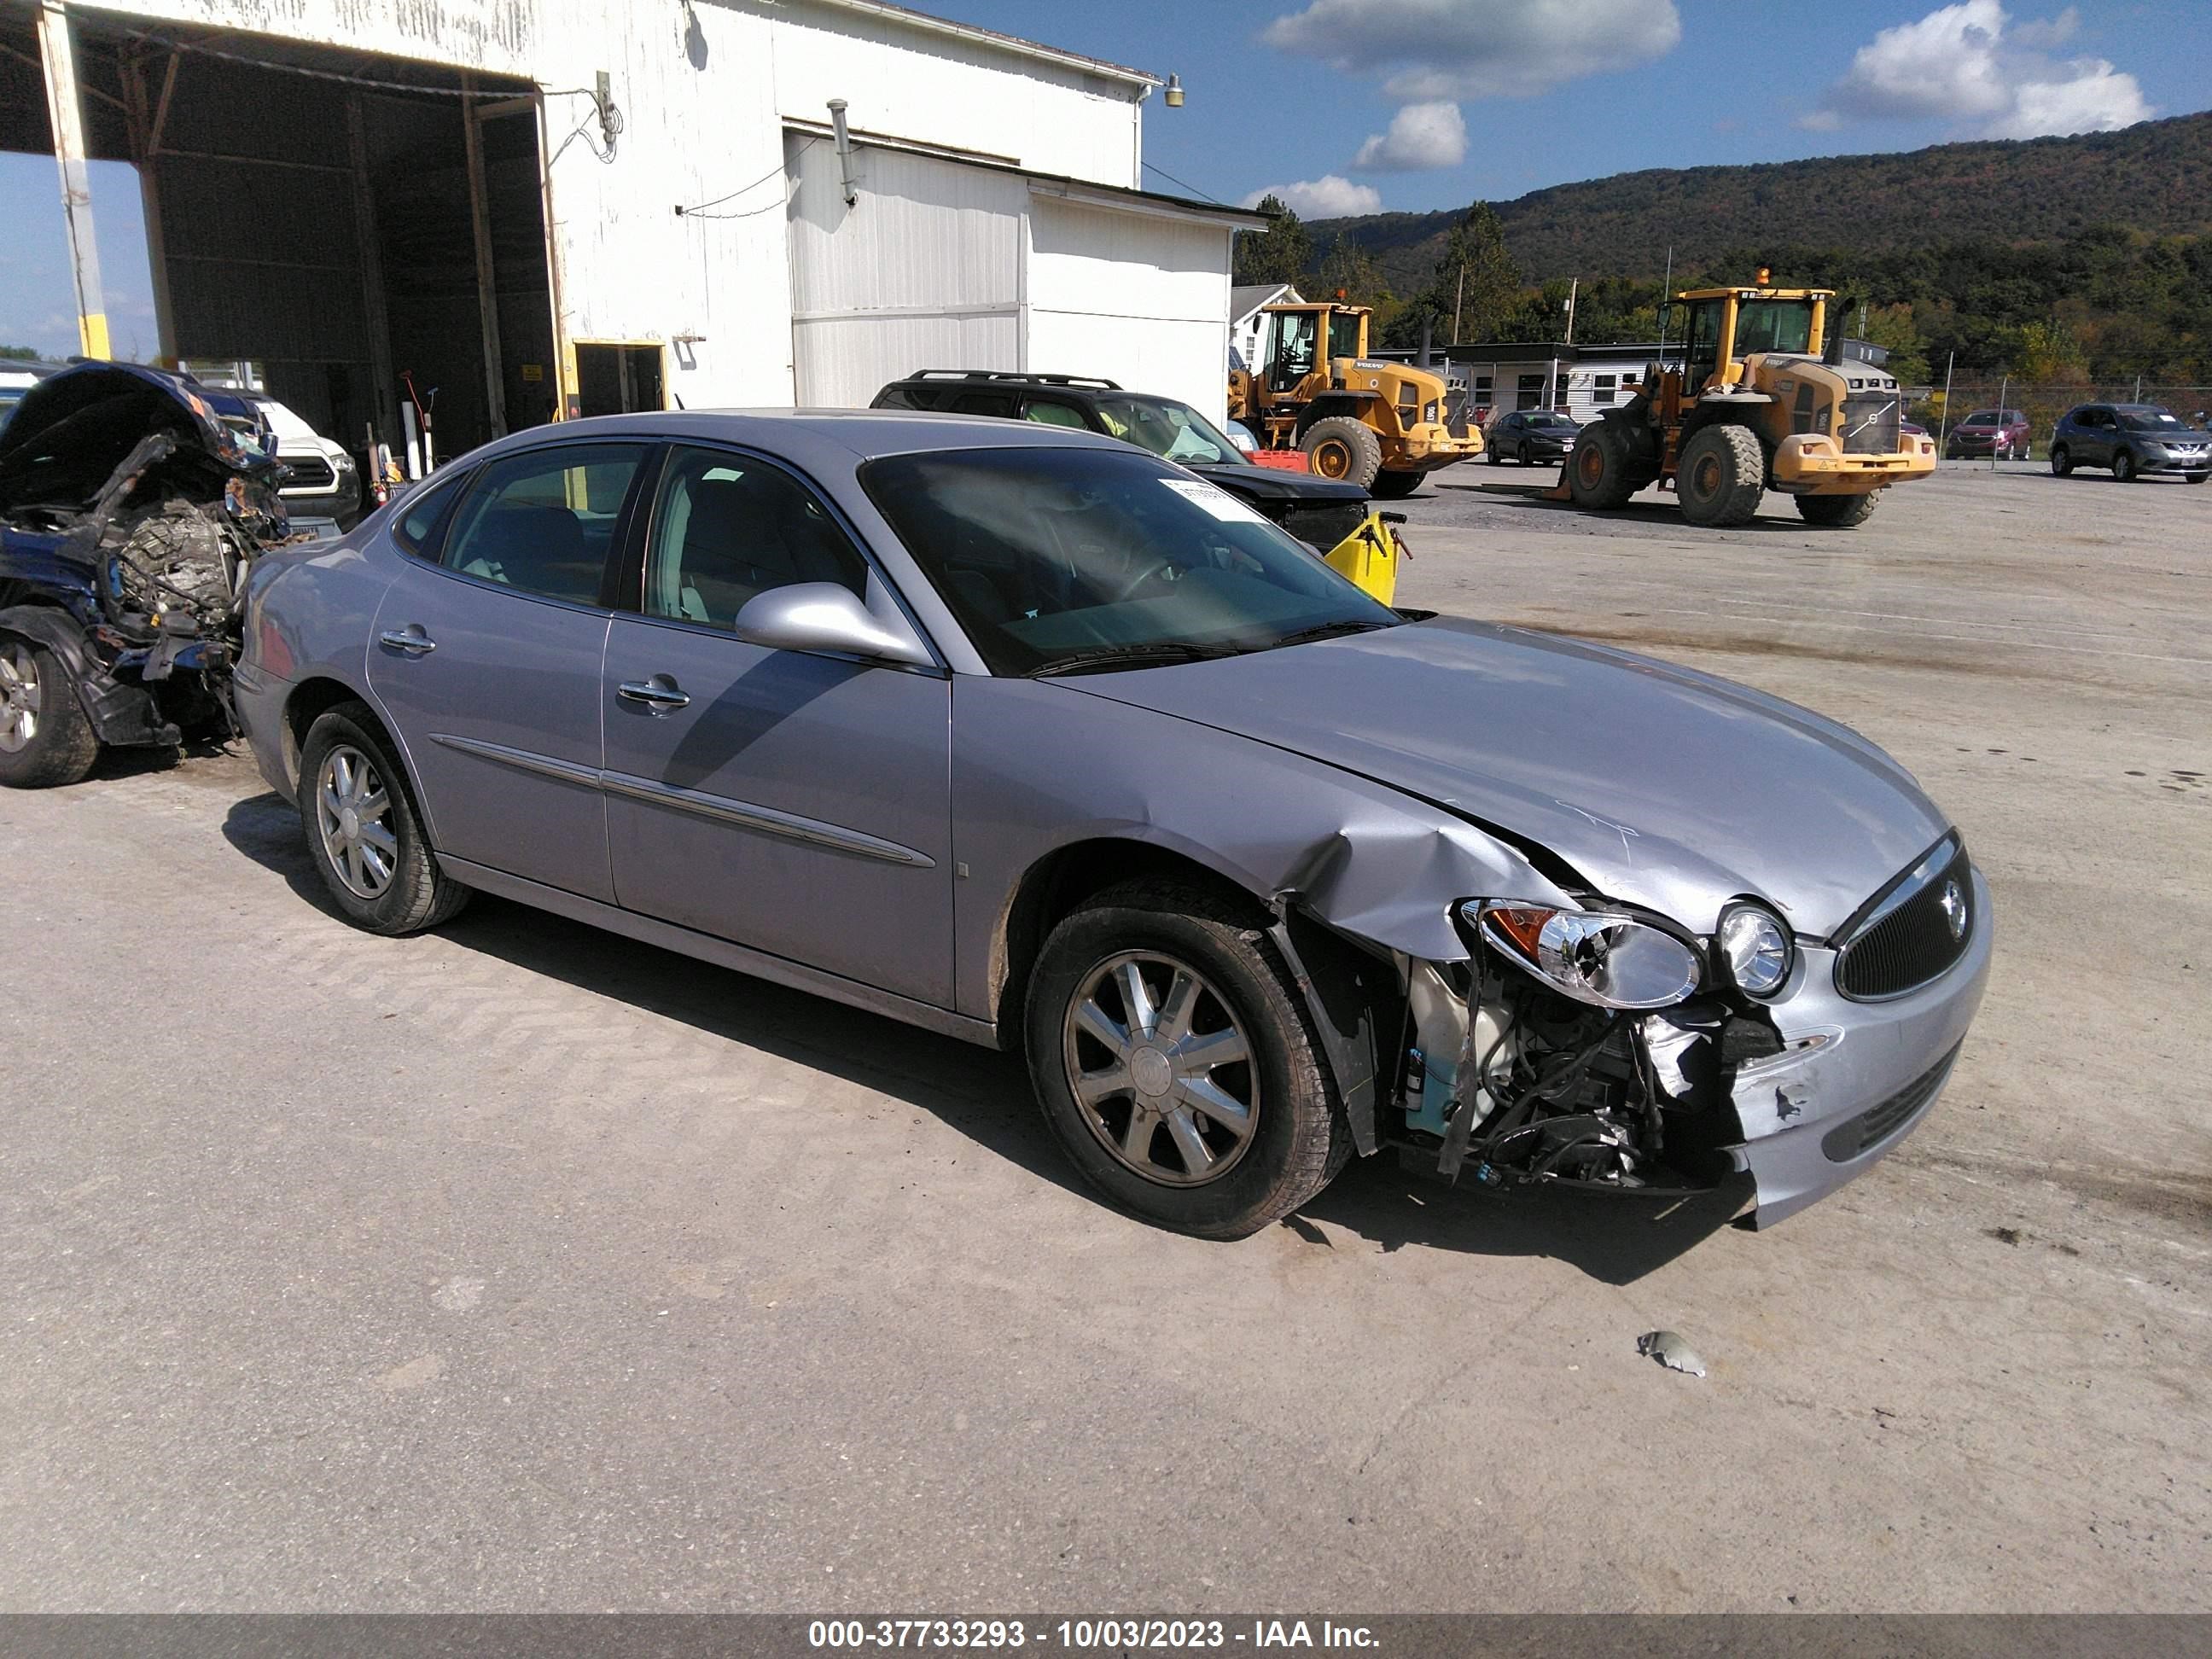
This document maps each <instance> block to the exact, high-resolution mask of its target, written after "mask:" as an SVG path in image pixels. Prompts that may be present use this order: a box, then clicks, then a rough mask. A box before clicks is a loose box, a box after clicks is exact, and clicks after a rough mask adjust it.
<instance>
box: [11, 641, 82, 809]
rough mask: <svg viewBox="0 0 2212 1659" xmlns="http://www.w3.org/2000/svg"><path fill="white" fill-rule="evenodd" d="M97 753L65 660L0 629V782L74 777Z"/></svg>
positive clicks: (44, 785)
mask: <svg viewBox="0 0 2212 1659" xmlns="http://www.w3.org/2000/svg"><path fill="white" fill-rule="evenodd" d="M99 757H100V739H99V738H96V737H94V735H93V731H92V722H91V721H90V720H88V719H86V718H85V713H84V705H83V704H82V703H81V702H78V701H77V696H76V676H75V675H74V674H72V673H70V670H69V665H68V664H67V663H64V661H63V660H62V659H61V658H60V657H59V656H58V655H56V654H55V653H54V652H53V651H52V649H51V648H50V647H46V646H43V645H37V644H33V642H32V641H29V640H27V639H22V638H20V637H18V636H17V635H13V634H0V784H4V785H6V786H7V787H9V788H10V789H52V788H54V787H58V786H59V785H62V784H68V783H75V782H76V781H78V780H80V779H81V778H82V777H83V776H84V775H85V774H86V773H88V772H89V771H90V770H92V763H93V762H94V761H95V760H97V759H98V758H99Z"/></svg>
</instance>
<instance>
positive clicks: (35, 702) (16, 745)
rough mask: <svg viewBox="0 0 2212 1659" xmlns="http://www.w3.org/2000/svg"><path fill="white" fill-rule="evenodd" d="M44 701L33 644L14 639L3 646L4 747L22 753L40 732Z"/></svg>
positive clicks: (0, 716) (0, 717)
mask: <svg viewBox="0 0 2212 1659" xmlns="http://www.w3.org/2000/svg"><path fill="white" fill-rule="evenodd" d="M42 701H43V698H42V695H41V693H40V688H39V661H38V659H37V658H36V657H35V656H34V655H33V654H32V652H31V647H29V646H27V645H22V644H19V643H17V642H15V641H9V643H8V644H6V645H4V646H0V749H4V750H7V751H8V752H9V754H11V755H13V754H17V753H20V752H21V750H23V749H25V748H26V747H27V746H28V745H29V744H30V742H31V740H32V739H33V738H36V737H37V736H38V735H39V713H40V705H41V702H42Z"/></svg>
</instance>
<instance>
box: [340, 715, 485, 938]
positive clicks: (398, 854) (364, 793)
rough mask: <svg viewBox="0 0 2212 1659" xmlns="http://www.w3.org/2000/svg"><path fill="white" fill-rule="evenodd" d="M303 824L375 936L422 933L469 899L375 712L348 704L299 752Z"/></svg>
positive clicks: (344, 897)
mask: <svg viewBox="0 0 2212 1659" xmlns="http://www.w3.org/2000/svg"><path fill="white" fill-rule="evenodd" d="M299 798H300V824H301V829H304V830H305V831H306V832H307V849H308V852H309V854H311V855H312V856H313V859H314V861H315V868H316V870H317V871H318V872H319V873H320V874H321V876H322V878H323V884H324V885H325V886H326V887H328V888H329V889H330V893H331V899H332V900H333V901H334V902H336V903H337V908H338V910H339V912H340V913H341V914H342V915H343V916H344V917H345V919H346V920H347V921H350V922H351V923H353V925H354V926H355V927H360V928H363V929H366V930H367V931H368V932H369V933H383V934H386V935H398V934H401V933H421V932H422V930H423V929H424V928H426V927H436V926H438V924H439V923H441V922H442V921H447V920H448V919H450V918H451V917H452V916H453V915H454V914H455V913H457V912H458V911H459V909H460V908H461V907H462V906H463V905H464V904H466V903H467V902H468V900H469V889H467V888H466V887H465V886H463V885H462V884H460V883H459V882H458V881H455V880H454V879H453V878H452V877H450V876H448V875H447V874H446V873H445V872H443V871H441V869H439V867H438V860H437V859H436V857H435V855H434V854H432V852H431V850H430V842H429V838H428V836H425V835H424V834H423V833H422V817H421V815H420V814H418V813H417V812H416V810H415V801H414V798H413V797H412V796H410V794H409V793H408V792H407V781H406V777H405V775H404V773H402V772H401V770H400V768H399V763H398V759H397V758H396V757H394V756H393V754H392V747H391V744H389V743H388V742H387V741H386V738H385V737H384V735H383V733H382V732H381V731H380V730H379V729H378V727H377V725H376V720H375V717H374V715H372V714H370V713H369V712H368V708H366V707H364V706H363V705H362V704H360V703H342V704H340V705H339V706H338V707H337V708H333V709H331V710H330V711H329V712H327V713H326V714H323V715H322V716H320V717H319V719H318V720H316V721H315V723H314V724H313V726H310V727H308V728H307V742H306V743H304V744H301V749H300V784H299Z"/></svg>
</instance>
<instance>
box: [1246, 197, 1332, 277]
mask: <svg viewBox="0 0 2212 1659" xmlns="http://www.w3.org/2000/svg"><path fill="white" fill-rule="evenodd" d="M1259 210H1260V211H1261V212H1262V213H1264V214H1267V215H1268V216H1270V217H1271V218H1272V219H1273V221H1274V222H1273V223H1272V224H1270V225H1269V226H1268V227H1267V229H1265V230H1260V231H1252V230H1248V231H1243V232H1240V233H1239V234H1238V235H1237V253H1236V258H1235V261H1234V263H1233V264H1232V266H1231V269H1232V270H1234V272H1235V276H1234V278H1233V280H1234V281H1236V282H1237V283H1295V282H1297V280H1298V278H1299V277H1301V276H1304V275H1305V270H1306V266H1307V265H1308V264H1310V263H1311V261H1312V259H1313V237H1312V236H1311V235H1310V234H1309V233H1308V232H1307V230H1306V228H1305V226H1304V225H1303V224H1301V223H1300V222H1299V221H1298V216H1297V214H1295V213H1293V212H1291V210H1290V209H1289V208H1288V207H1287V206H1285V204H1284V203H1283V200H1282V198H1281V197H1277V196H1263V197H1261V198H1260V209H1259Z"/></svg>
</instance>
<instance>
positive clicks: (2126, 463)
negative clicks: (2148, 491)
mask: <svg viewBox="0 0 2212 1659" xmlns="http://www.w3.org/2000/svg"><path fill="white" fill-rule="evenodd" d="M2112 476H2113V477H2115V478H2118V480H2119V481H2120V482H2121V483H2133V482H2134V480H2135V476H2136V455H2135V451H2133V450H2131V449H2123V450H2118V451H2117V452H2115V453H2114V454H2113V456H2112Z"/></svg>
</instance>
